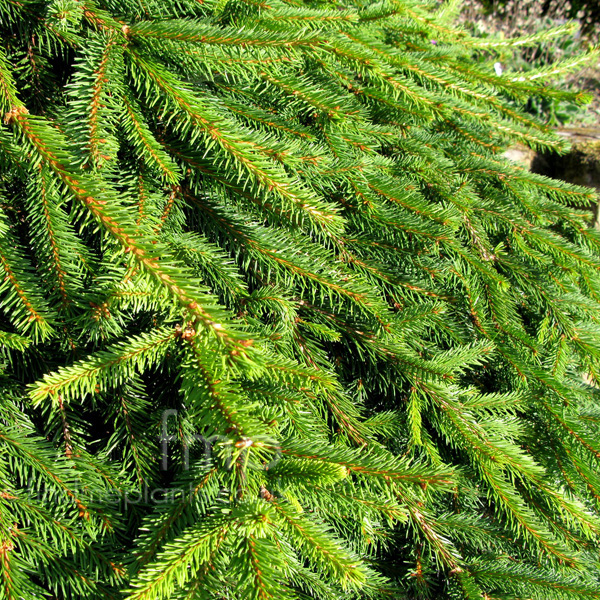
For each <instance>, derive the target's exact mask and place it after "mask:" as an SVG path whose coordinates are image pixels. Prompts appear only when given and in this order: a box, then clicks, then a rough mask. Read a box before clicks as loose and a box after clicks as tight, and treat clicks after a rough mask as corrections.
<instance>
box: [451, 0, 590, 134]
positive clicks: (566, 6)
mask: <svg viewBox="0 0 600 600" xmlns="http://www.w3.org/2000/svg"><path fill="white" fill-rule="evenodd" d="M460 18H461V21H462V23H463V26H464V27H466V28H467V29H468V30H469V32H470V33H471V34H473V35H476V36H478V37H490V38H493V37H502V38H509V37H515V36H523V35H531V34H536V33H540V32H543V31H547V30H548V29H550V28H551V27H555V26H557V25H562V24H565V23H567V22H568V21H575V22H576V23H577V25H578V28H577V30H576V31H575V32H574V33H573V35H571V36H568V37H567V38H565V39H556V38H555V39H551V40H549V41H546V42H540V43H539V44H537V45H536V46H534V47H532V48H521V49H518V50H516V51H513V52H512V53H511V54H510V55H507V56H506V57H505V59H504V61H505V65H504V66H505V68H506V69H508V70H510V71H514V70H517V71H523V72H527V71H530V70H532V69H536V68H540V67H544V66H547V65H549V64H551V63H553V62H556V61H560V60H568V59H572V58H576V57H578V56H581V55H582V54H584V53H585V52H586V51H587V50H588V48H589V47H590V46H597V45H598V44H599V42H600V2H598V0H572V1H568V0H464V2H463V9H462V11H461V15H460ZM553 84H554V85H558V87H568V88H570V89H578V90H583V91H587V92H589V93H590V94H592V95H593V100H592V102H591V103H590V104H589V105H587V106H583V107H582V106H577V105H575V104H571V103H564V102H561V103H558V102H554V101H550V100H533V101H530V103H529V105H528V106H527V109H528V111H529V112H532V113H534V114H536V115H538V116H539V117H541V118H543V119H544V120H545V121H547V122H548V123H550V124H552V125H555V126H557V127H560V126H569V125H570V126H584V127H585V126H589V127H594V126H595V127H598V128H599V131H600V59H597V60H595V61H592V62H590V63H588V64H587V66H585V67H584V68H583V69H579V70H576V71H574V72H572V73H570V74H566V75H563V76H562V77H560V78H559V79H557V80H555V81H554V82H553Z"/></svg>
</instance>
